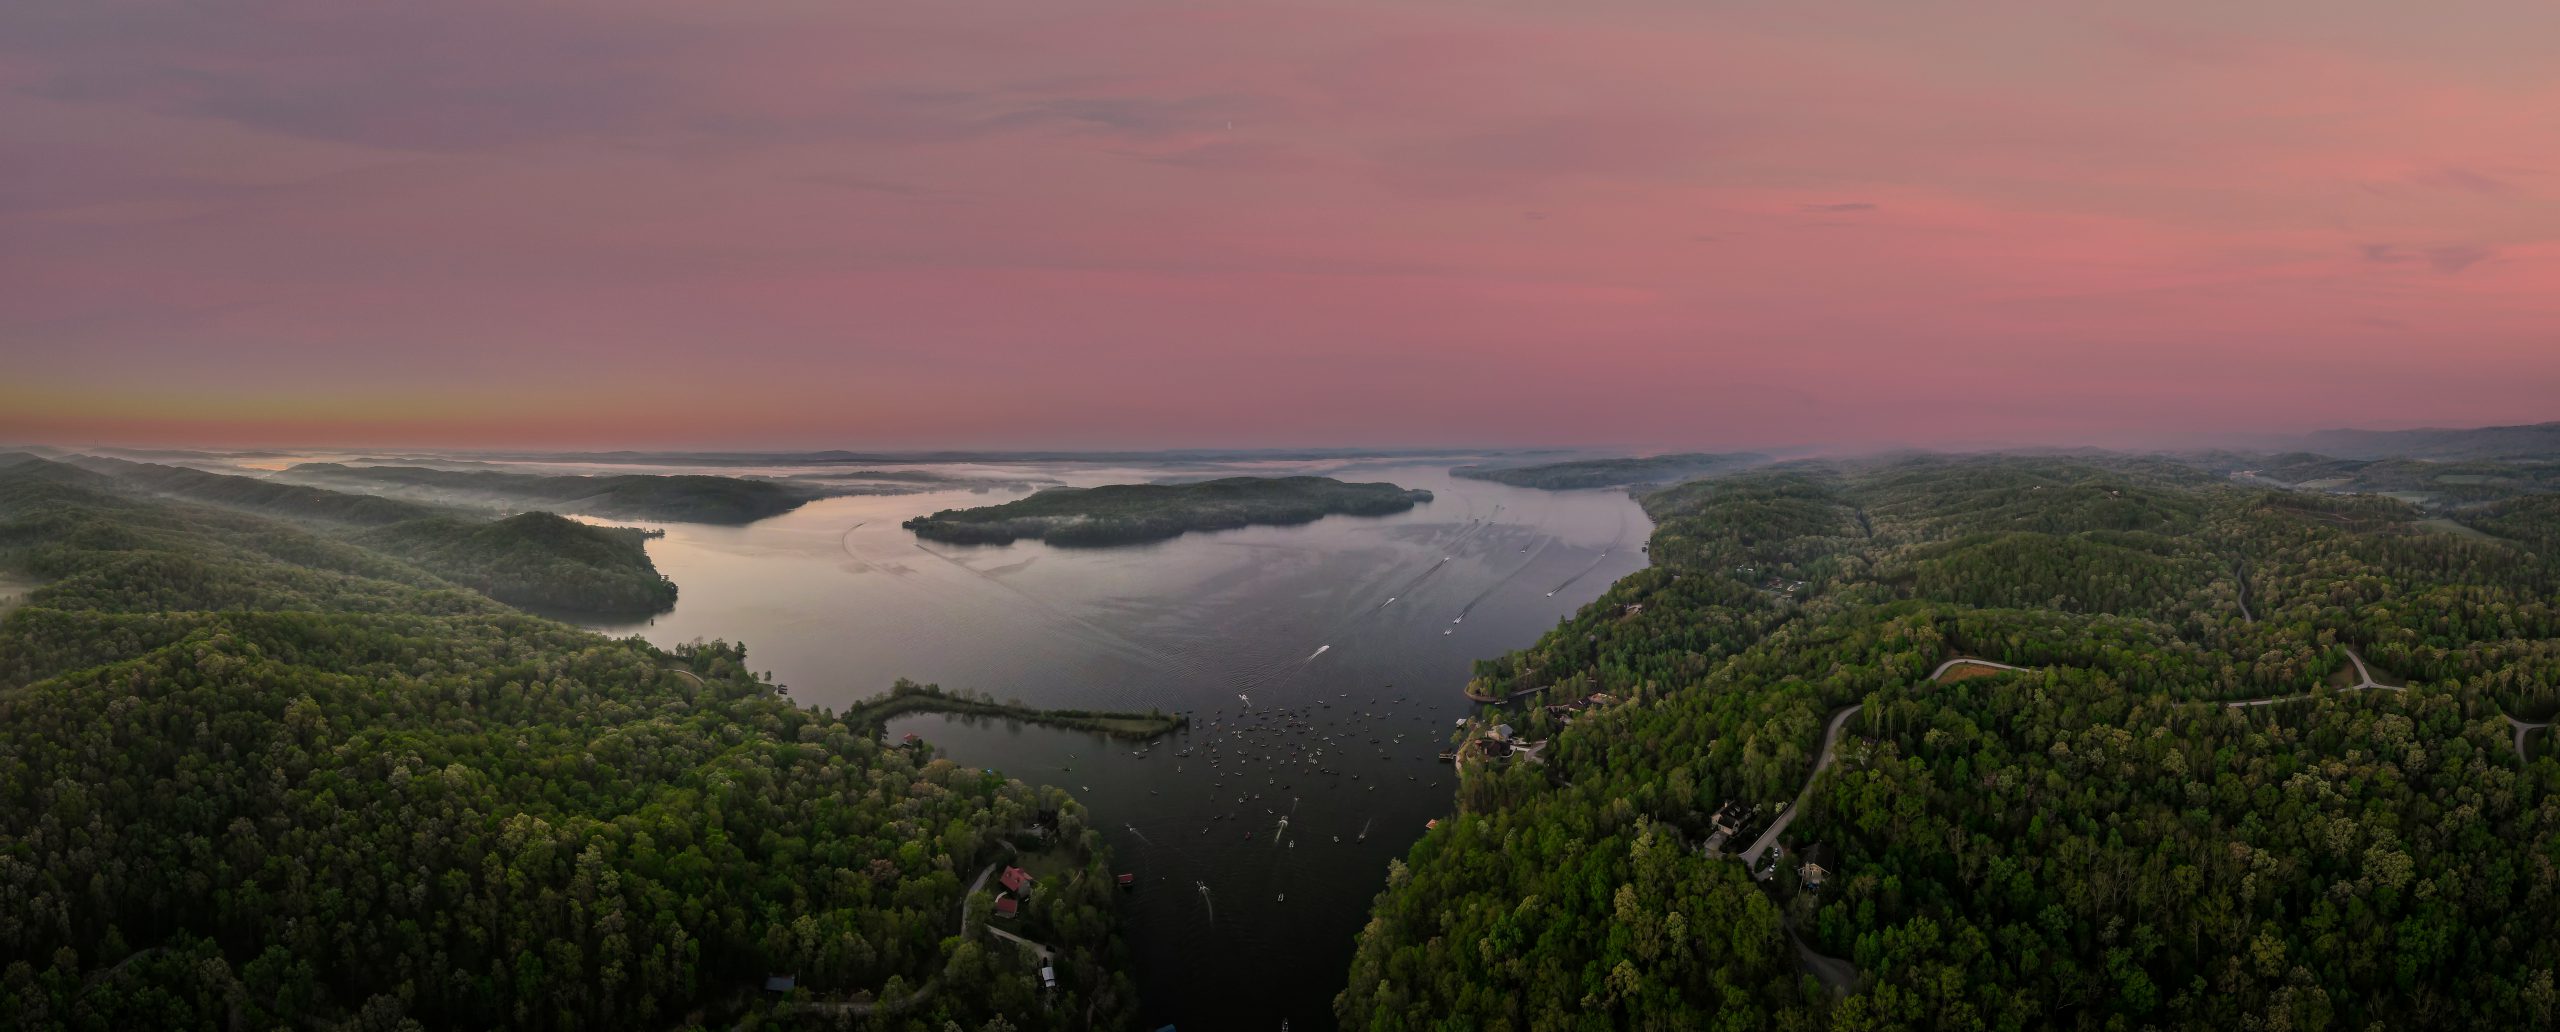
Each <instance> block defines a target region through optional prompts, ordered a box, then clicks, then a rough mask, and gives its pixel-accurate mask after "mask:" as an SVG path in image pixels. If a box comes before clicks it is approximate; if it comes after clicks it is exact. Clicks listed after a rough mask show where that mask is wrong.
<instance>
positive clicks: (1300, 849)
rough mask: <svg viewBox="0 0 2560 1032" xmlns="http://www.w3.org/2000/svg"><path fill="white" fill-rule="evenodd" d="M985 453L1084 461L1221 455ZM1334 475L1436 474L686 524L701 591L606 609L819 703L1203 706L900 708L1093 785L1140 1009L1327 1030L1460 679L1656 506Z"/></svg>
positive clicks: (1000, 496) (1440, 795) (1571, 598)
mask: <svg viewBox="0 0 2560 1032" xmlns="http://www.w3.org/2000/svg"><path fill="white" fill-rule="evenodd" d="M1337 465H1338V464H1337ZM1334 468H1335V467H1334V466H1332V465H1320V466H1313V467H1310V466H1308V465H1304V464H1280V463H1262V464H1257V466H1256V468H1255V470H1254V472H1258V473H1294V472H1320V473H1332V472H1333V469H1334ZM732 472H734V471H732ZM983 472H984V473H985V475H987V476H1001V477H1013V478H1029V477H1047V476H1055V477H1058V478H1061V479H1065V480H1067V481H1069V482H1073V483H1079V484H1090V483H1105V482H1129V481H1137V480H1151V479H1158V478H1162V477H1165V476H1168V475H1170V474H1174V473H1178V474H1180V475H1185V476H1196V475H1216V474H1219V473H1222V472H1231V470H1222V469H1218V468H1213V467H1201V466H1198V465H1196V464H1195V465H1187V466H1185V467H1183V468H1181V469H1180V470H1171V471H1169V470H1168V469H1166V468H1140V467H1108V468H1106V467H1077V468H1061V467H1056V466H1043V465H1038V464H1026V465H1025V466H1023V467H1022V468H1006V469H997V470H987V471H983ZM1335 475H1341V476H1344V477H1345V478H1346V479H1357V480H1387V481H1392V482H1394V483H1397V484H1402V485H1405V486H1408V487H1424V488H1429V489H1430V490H1432V491H1433V492H1434V493H1435V495H1436V497H1435V499H1434V500H1433V501H1432V502H1430V503H1428V504H1426V505H1423V506H1420V507H1417V508H1416V509H1414V510H1413V511H1411V512H1407V513H1403V514H1399V515H1395V516H1388V517H1379V518H1359V517H1332V518H1328V519H1325V520H1321V521H1318V522H1316V523H1312V524H1307V525H1304V526H1296V527H1255V528H1246V529H1242V530H1233V531H1221V532H1217V533H1210V534H1192V535H1187V536H1184V537H1180V538H1176V539H1173V540H1170V541H1163V542H1156V543H1153V544H1147V545H1140V546H1133V547H1125V548H1111V549H1060V548H1053V547H1050V546H1048V545H1044V544H1040V543H1037V542H1017V543H1015V544H1011V545H1004V546H958V545H945V544H938V543H930V542H919V541H917V540H916V538H915V537H914V535H912V534H909V533H908V532H907V531H905V530H903V529H901V528H900V527H899V526H898V524H899V522H900V521H902V520H904V519H906V518H907V517H909V516H913V515H917V514H921V513H925V512H931V511H934V510H937V509H943V508H951V507H955V506H968V505H984V504H990V503H992V502H995V501H1001V500H1004V499H1006V498H1010V497H1019V495H1020V492H1019V491H1013V492H1007V491H993V492H986V493H972V492H971V491H968V490H949V491H934V492H928V493H922V494H912V495H900V496H886V497H854V498H838V499H829V500H826V501H822V502H818V503H814V504H811V505H809V506H807V507H805V508H802V509H800V510H798V511H795V512H792V513H790V514H787V515H784V516H781V517H777V518H774V519H770V520H766V521H763V522H761V523H756V524H753V525H750V526H746V527H710V526H702V525H691V524H668V525H664V529H665V530H666V531H667V534H666V536H665V537H663V538H660V539H658V540H656V541H653V542H651V543H650V546H649V549H650V553H651V555H652V556H654V557H655V559H656V561H657V563H658V566H659V568H660V569H661V570H663V571H665V572H666V574H667V575H668V576H670V577H672V578H674V579H675V581H676V583H677V585H678V586H679V588H680V589H681V592H682V594H681V597H680V599H679V601H678V603H677V605H676V608H675V609H674V610H673V611H672V612H669V613H667V614H664V615H661V616H659V617H657V618H656V619H654V620H651V621H647V622H645V623H641V624H620V625H607V626H605V628H604V629H607V630H615V631H623V632H637V633H641V634H645V635H646V636H647V637H649V638H650V639H651V640H652V641H656V642H659V643H661V644H674V643H678V642H683V641H687V640H691V639H694V638H726V639H730V640H741V639H743V640H744V641H746V642H747V643H748V646H749V651H748V657H749V665H751V666H753V667H755V668H756V669H759V670H770V671H772V672H773V674H774V676H775V678H776V680H778V681H780V682H781V683H783V684H786V685H788V686H790V688H791V690H792V695H793V697H794V698H797V699H799V700H800V701H802V702H804V703H810V704H816V705H825V706H833V707H841V706H843V705H845V704H846V703H848V702H851V701H853V700H855V699H859V698H863V697H867V696H870V695H875V694H878V693H880V692H882V691H884V690H886V689H887V687H888V685H889V683H890V682H891V681H892V680H894V679H896V678H899V677H909V678H914V679H916V680H919V681H931V682H938V683H940V684H942V685H944V686H946V687H951V688H967V689H972V690H978V691H985V692H988V693H990V694H992V695H994V696H995V697H997V698H999V699H1006V698H1011V699H1019V700H1022V701H1024V702H1029V703H1032V704H1035V705H1043V706H1077V707H1087V708H1111V709H1146V708H1149V707H1157V708H1162V709H1166V710H1185V711H1190V712H1191V713H1192V714H1193V718H1194V723H1193V726H1192V727H1191V728H1190V729H1189V730H1188V731H1186V732H1185V733H1183V734H1181V735H1178V736H1175V737H1174V738H1171V739H1168V740H1165V741H1163V742H1161V743H1159V744H1157V745H1155V746H1154V747H1153V748H1141V747H1136V746H1133V745H1132V744H1130V743H1127V742H1116V741H1113V740H1111V739H1108V738H1105V737H1102V736H1099V735H1094V734H1087V733H1081V732H1070V731H1062V730H1057V729H1053V728H1045V727H1026V726H1023V725H1020V724H1016V723H1012V722H1007V721H995V720H986V719H982V718H952V717H944V716H938V715H923V716H913V717H907V718H902V719H900V720H898V721H895V722H894V723H893V724H892V725H891V728H890V732H891V735H892V736H893V737H894V736H896V735H900V734H904V733H906V732H908V731H915V732H917V733H919V734H921V735H923V736H924V737H925V738H927V739H929V740H931V741H932V742H933V743H934V744H935V745H936V746H937V747H938V748H940V749H942V750H943V751H944V752H945V753H946V754H948V755H950V756H952V757H953V758H955V759H957V760H959V761H961V762H963V763H968V764H971V765H979V766H990V767H995V768H998V769H1000V770H1003V771H1005V772H1006V773H1008V774H1010V775H1013V776H1016V777H1020V778H1023V779H1025V780H1029V781H1035V782H1046V783H1050V784H1055V785H1060V786H1063V787H1066V788H1068V789H1070V790H1072V791H1075V792H1076V793H1077V794H1078V796H1079V797H1080V798H1082V799H1083V800H1084V802H1085V804H1086V805H1087V806H1088V807H1089V808H1090V809H1091V810H1092V812H1093V815H1094V821H1095V824H1096V825H1097V826H1099V827H1101V828H1103V829H1105V832H1106V835H1107V836H1108V838H1109V839H1110V841H1111V844H1112V846H1113V848H1114V849H1115V850H1116V851H1117V854H1118V856H1119V857H1120V858H1121V867H1122V869H1123V870H1126V871H1129V872H1131V873H1134V874H1136V875H1137V876H1138V878H1137V885H1136V886H1135V888H1134V889H1133V891H1132V892H1131V893H1130V896H1129V898H1128V903H1129V904H1130V906H1129V916H1130V936H1131V947H1132V950H1133V952H1134V954H1135V957H1136V961H1137V965H1138V970H1137V974H1138V979H1139V987H1140V990H1141V992H1142V994H1143V995H1144V998H1145V1000H1146V1008H1145V1010H1146V1025H1147V1026H1149V1027H1153V1026H1155V1025H1157V1024H1162V1023H1165V1022H1177V1023H1180V1024H1181V1025H1183V1026H1184V1027H1186V1028H1192V1027H1197V1028H1222V1027H1234V1026H1237V1025H1239V1024H1241V1025H1244V1026H1245V1027H1257V1026H1261V1025H1265V1024H1267V1025H1268V1026H1269V1027H1277V1024H1278V1021H1279V1019H1281V1018H1284V1017H1285V1018H1287V1019H1289V1020H1290V1021H1291V1022H1292V1023H1293V1026H1294V1027H1296V1028H1300V1029H1312V1028H1324V1027H1330V1024H1331V1021H1330V1018H1329V1014H1328V1008H1329V1004H1330V1000H1331V997H1332V994H1333V993H1334V992H1336V991H1338V990H1339V989H1340V983H1341V979H1342V977H1343V973H1344V971H1345V969H1346V967H1347V965H1348V963H1349V959H1350V948H1351V937H1352V936H1353V935H1354V934H1356V933H1357V931H1358V930H1359V927H1360V925H1361V923H1362V921H1363V919H1364V916H1365V912H1366V909H1367V906H1368V903H1369V900H1370V898H1371V897H1372V896H1373V895H1374V894H1375V893H1376V892H1377V890H1378V888H1379V887H1380V885H1381V884H1382V880H1383V874H1384V871H1385V868H1386V864H1387V861H1388V860H1389V859H1391V858H1395V857H1400V856H1402V855H1403V853H1404V851H1405V849H1406V848H1407V847H1408V846H1409V845H1410V844H1411V843H1412V841H1413V839H1414V838H1415V837H1416V836H1417V835H1419V834H1420V833H1421V831H1422V826H1423V823H1424V822H1425V821H1426V820H1429V819H1431V818H1432V817H1435V816H1438V815H1441V814H1443V813H1445V812H1447V810H1448V800H1449V791H1450V783H1449V782H1450V777H1451V775H1450V772H1449V769H1448V768H1447V767H1446V766H1443V765H1441V764H1440V763H1439V762H1437V759H1436V755H1437V753H1438V752H1439V751H1440V750H1442V749H1444V748H1447V746H1448V742H1447V738H1448V734H1449V732H1450V730H1451V725H1452V722H1453V720H1454V719H1456V718H1458V717H1462V716H1464V715H1465V714H1466V713H1467V712H1468V709H1469V707H1468V705H1467V703H1466V701H1465V700H1464V699H1463V698H1461V697H1460V696H1459V694H1458V693H1459V689H1460V687H1461V686H1463V684H1464V683H1465V680H1466V678H1467V675H1468V672H1469V669H1470V664H1471V663H1472V661H1474V660H1475V659H1478V658H1483V657H1489V656H1492V655H1496V654H1498V653H1500V652H1503V651H1506V650H1508V649H1512V648H1517V647H1519V646H1522V645H1525V644H1527V643H1528V642H1530V641H1532V640H1534V639H1535V637H1536V636H1537V635H1538V634H1539V633H1540V632H1542V631H1544V630H1545V629H1547V628H1548V627H1551V626H1553V625H1554V624H1555V622H1556V621H1557V620H1558V619H1560V618H1562V617H1563V616H1565V615H1566V614H1569V613H1570V612H1572V611H1573V609H1574V608H1576V607H1577V606H1579V605H1581V604H1582V603H1584V602H1587V601H1589V600H1590V599H1592V598H1594V597H1596V596H1597V595H1598V594H1599V593H1600V592H1601V591H1602V590H1603V589H1604V588H1605V587H1606V586H1607V585H1608V584H1609V583H1610V582H1611V581H1613V580H1615V579H1617V578H1618V577H1621V576H1624V575H1625V574H1627V573H1628V572H1631V571H1633V570H1635V569H1637V568H1638V567H1640V566H1641V565H1643V562H1644V556H1643V553H1642V551H1641V550H1640V549H1639V548H1638V547H1637V546H1638V545H1639V544H1641V543H1642V542H1643V540H1644V537H1645V535H1646V534H1647V533H1648V531H1649V530H1650V527H1649V525H1648V524H1647V523H1646V521H1645V519H1644V516H1643V514H1642V513H1641V512H1640V511H1639V510H1638V509H1637V507H1636V506H1635V504H1634V503H1633V502H1632V501H1630V500H1629V499H1627V498H1626V497H1625V496H1624V495H1621V494H1618V493H1615V492H1605V491H1604V492H1569V493H1551V492H1541V491H1529V490H1523V489H1516V488H1509V487H1504V486H1501V485H1498V484H1490V483H1484V482H1479V481H1470V480H1460V479H1455V478H1452V477H1450V476H1448V475H1447V472H1446V467H1445V466H1443V465H1427V466H1426V465H1371V466H1368V467H1365V468H1360V469H1356V470H1352V471H1349V472H1345V473H1339V474H1335ZM1284 819H1285V820H1286V822H1287V823H1286V824H1285V826H1284V825H1283V824H1282V821H1283V820H1284Z"/></svg>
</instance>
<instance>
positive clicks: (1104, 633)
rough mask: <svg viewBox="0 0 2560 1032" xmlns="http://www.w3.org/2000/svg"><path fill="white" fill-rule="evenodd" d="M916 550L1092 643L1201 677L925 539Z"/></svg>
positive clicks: (1167, 670) (1167, 669)
mask: <svg viewBox="0 0 2560 1032" xmlns="http://www.w3.org/2000/svg"><path fill="white" fill-rule="evenodd" d="M916 551H919V552H922V553H924V554H926V555H929V556H932V557H934V558H936V559H940V560H942V561H943V562H946V563H950V564H951V565H953V566H955V567H958V568H959V569H960V570H961V572H964V573H967V574H968V575H969V576H972V577H975V578H977V579H979V580H982V581H985V582H987V583H989V584H993V585H995V586H996V587H997V588H998V589H1000V590H1002V591H1004V592H1006V593H1008V594H1011V595H1012V596H1014V597H1015V598H1019V599H1021V600H1022V601H1024V602H1027V603H1029V604H1030V605H1031V607H1032V608H1033V609H1037V610H1039V611H1040V612H1041V613H1043V614H1046V615H1047V616H1049V617H1050V618H1051V619H1053V620H1056V621H1058V622H1060V623H1064V624H1067V625H1069V626H1072V627H1076V628H1078V629H1081V630H1083V631H1084V632H1085V634H1086V639H1085V640H1086V641H1088V642H1090V643H1091V644H1094V645H1096V646H1099V647H1101V648H1103V649H1106V650H1108V651H1112V652H1117V653H1119V654H1121V655H1122V656H1125V657H1127V658H1129V659H1130V660H1132V661H1134V662H1136V663H1138V664H1140V665H1142V666H1148V667H1153V668H1154V669H1156V670H1158V671H1161V672H1163V673H1168V674H1173V675H1175V676H1189V677H1197V676H1200V675H1201V671H1199V670H1196V669H1192V668H1191V664H1187V663H1179V662H1176V661H1175V660H1173V659H1172V657H1169V656H1166V655H1164V654H1162V653H1160V652H1158V651H1157V650H1155V649H1151V648H1148V647H1146V646H1144V645H1140V644H1138V643H1137V642H1134V641H1130V640H1129V639H1127V638H1123V637H1121V636H1120V635H1118V634H1115V633H1113V632H1112V630H1111V629H1110V628H1108V627H1104V626H1102V625H1100V624H1097V623H1094V622H1093V621H1091V620H1087V619H1085V618H1083V617H1081V616H1077V615H1076V614H1074V613H1072V612H1068V611H1067V610H1064V609H1060V608H1058V607H1057V606H1053V605H1050V604H1049V603H1047V602H1044V601H1041V600H1040V598H1039V597H1038V596H1036V595H1033V594H1031V593H1030V592H1027V591H1024V590H1022V589H1021V588H1017V587H1014V586H1013V585H1011V584H1007V583H1005V582H1004V578H1002V577H997V576H993V575H990V574H988V573H987V572H986V571H985V570H981V569H978V568H977V567H975V566H971V565H969V564H967V563H964V562H961V561H960V560H958V559H955V558H952V557H951V556H948V555H944V554H942V553H941V552H937V551H934V550H933V549H930V548H926V547H925V546H924V543H923V542H917V543H916Z"/></svg>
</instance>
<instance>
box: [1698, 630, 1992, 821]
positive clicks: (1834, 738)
mask: <svg viewBox="0 0 2560 1032" xmlns="http://www.w3.org/2000/svg"><path fill="white" fill-rule="evenodd" d="M1940 669H1944V668H1943V667H1942V668H1940ZM2009 669H2011V670H2015V669H2018V668H2016V667H2010V668H2009ZM1863 706H1865V703H1859V704H1858V705H1855V706H1848V707H1844V708H1842V709H1840V710H1838V711H1837V712H1834V713H1832V714H1831V725H1830V726H1829V727H1825V728H1823V729H1822V754H1821V755H1820V756H1817V757H1815V758H1814V761H1813V773H1811V774H1807V775H1805V777H1804V791H1801V792H1798V793H1796V801H1795V802H1792V803H1789V804H1787V809H1786V812H1784V813H1781V814H1779V815H1778V819H1776V820H1773V821H1770V822H1769V830H1767V831H1764V832H1761V833H1760V837H1759V838H1756V839H1752V840H1751V845H1750V846H1749V847H1748V848H1746V849H1744V850H1743V851H1742V863H1743V865H1744V866H1745V867H1750V866H1755V865H1757V864H1759V862H1760V857H1761V856H1763V855H1765V854H1766V853H1768V852H1769V849H1770V847H1772V846H1775V845H1777V844H1778V834H1779V833H1780V832H1783V831H1785V830H1787V825H1790V824H1793V823H1795V822H1796V814H1798V813H1802V812H1803V811H1804V804H1805V801H1806V800H1808V799H1811V798H1813V783H1814V782H1815V781H1816V780H1818V779H1820V778H1821V777H1822V772H1823V770H1824V769H1825V768H1827V767H1829V766H1831V760H1832V757H1834V756H1835V755H1837V754H1838V753H1839V748H1838V746H1839V745H1840V729H1841V728H1842V727H1845V726H1847V725H1848V723H1849V718H1850V717H1853V716H1856V715H1857V713H1858V710H1859V709H1860V708H1861V707H1863Z"/></svg>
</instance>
